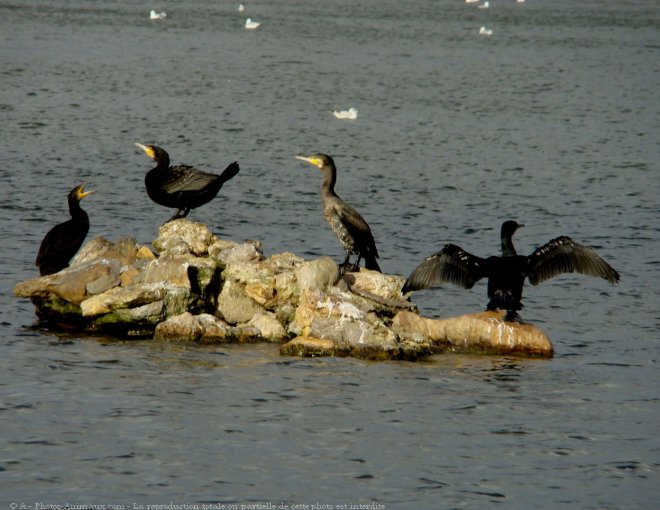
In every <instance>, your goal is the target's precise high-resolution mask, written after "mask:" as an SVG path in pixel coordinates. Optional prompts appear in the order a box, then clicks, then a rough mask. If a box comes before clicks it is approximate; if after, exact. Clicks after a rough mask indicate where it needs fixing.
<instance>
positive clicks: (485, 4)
mask: <svg viewBox="0 0 660 510" xmlns="http://www.w3.org/2000/svg"><path fill="white" fill-rule="evenodd" d="M477 7H479V9H488V8H489V7H490V3H488V0H486V1H485V2H484V3H482V4H479V5H478V6H477Z"/></svg>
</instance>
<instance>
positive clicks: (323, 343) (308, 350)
mask: <svg viewBox="0 0 660 510" xmlns="http://www.w3.org/2000/svg"><path fill="white" fill-rule="evenodd" d="M280 354H282V355H283V356H298V357H302V358H313V357H316V356H348V354H349V352H348V351H346V350H343V349H340V348H339V347H338V346H337V344H336V343H335V341H334V340H330V339H328V338H315V337H312V336H297V337H296V338H294V339H293V340H291V341H289V342H287V343H285V344H284V345H282V346H281V347H280Z"/></svg>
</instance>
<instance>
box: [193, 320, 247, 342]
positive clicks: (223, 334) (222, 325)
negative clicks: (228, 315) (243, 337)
mask: <svg viewBox="0 0 660 510" xmlns="http://www.w3.org/2000/svg"><path fill="white" fill-rule="evenodd" d="M197 321H198V323H199V325H200V326H201V327H202V335H201V337H200V338H199V340H198V341H199V342H201V343H205V344H218V343H227V342H232V341H235V340H236V338H237V334H236V329H235V328H233V327H231V326H230V325H229V324H227V323H226V322H223V321H221V320H220V319H218V318H217V317H215V316H213V315H210V314H208V313H203V314H200V315H198V316H197Z"/></svg>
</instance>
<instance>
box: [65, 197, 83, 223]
mask: <svg viewBox="0 0 660 510" xmlns="http://www.w3.org/2000/svg"><path fill="white" fill-rule="evenodd" d="M69 213H70V214H71V217H72V218H79V217H81V216H87V213H86V212H85V211H83V208H82V207H80V200H77V199H76V198H75V197H69Z"/></svg>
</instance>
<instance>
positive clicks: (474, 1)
mask: <svg viewBox="0 0 660 510" xmlns="http://www.w3.org/2000/svg"><path fill="white" fill-rule="evenodd" d="M478 1H479V0H465V3H466V4H476V3H477V2H478Z"/></svg>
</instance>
